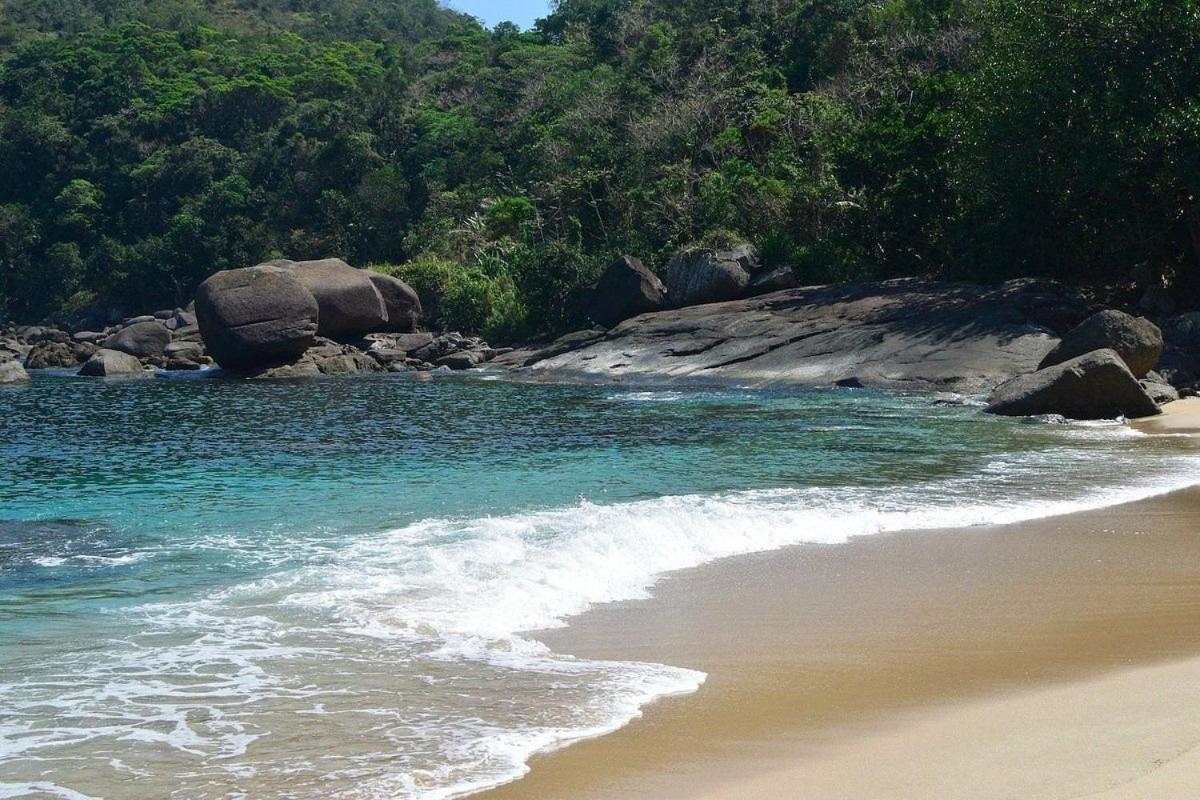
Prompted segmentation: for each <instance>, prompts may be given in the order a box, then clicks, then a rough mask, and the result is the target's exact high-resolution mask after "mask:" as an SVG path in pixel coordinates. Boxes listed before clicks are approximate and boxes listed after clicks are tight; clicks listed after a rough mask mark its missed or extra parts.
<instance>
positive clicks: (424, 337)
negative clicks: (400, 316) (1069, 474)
mask: <svg viewBox="0 0 1200 800" xmlns="http://www.w3.org/2000/svg"><path fill="white" fill-rule="evenodd" d="M393 341H394V342H395V343H396V347H397V348H399V349H401V350H403V351H404V352H406V353H415V352H416V351H418V350H420V349H421V348H423V347H428V346H429V345H431V344H433V334H432V333H404V334H401V335H399V336H396V337H395V338H394V339H393Z"/></svg>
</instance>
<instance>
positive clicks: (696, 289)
mask: <svg viewBox="0 0 1200 800" xmlns="http://www.w3.org/2000/svg"><path fill="white" fill-rule="evenodd" d="M738 256H741V257H740V258H739V257H738ZM746 258H747V256H746V254H745V253H741V252H736V253H735V252H733V251H730V252H725V253H718V252H715V251H713V250H682V251H680V252H678V253H676V254H675V255H674V256H673V257H672V258H671V261H670V263H668V264H667V275H666V284H667V299H668V300H669V301H670V303H671V305H673V306H675V307H677V308H681V307H683V306H698V305H702V304H704V303H719V302H721V301H722V300H736V299H737V298H739V297H741V296H742V295H743V294H744V293H745V291H746V287H747V286H749V285H750V272H749V270H747V269H746V267H745V266H744V263H743V262H744V261H745V260H746Z"/></svg>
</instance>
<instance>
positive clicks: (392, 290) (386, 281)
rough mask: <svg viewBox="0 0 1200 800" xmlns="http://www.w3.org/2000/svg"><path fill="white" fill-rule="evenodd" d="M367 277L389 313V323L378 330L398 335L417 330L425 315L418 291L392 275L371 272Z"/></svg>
mask: <svg viewBox="0 0 1200 800" xmlns="http://www.w3.org/2000/svg"><path fill="white" fill-rule="evenodd" d="M366 275H367V278H368V279H369V280H370V281H371V283H373V284H375V290H376V291H377V292H379V296H380V297H382V298H383V305H384V308H385V309H386V311H387V323H386V324H384V326H383V327H382V328H378V329H377V330H380V331H394V332H396V333H408V332H409V331H413V330H416V328H417V323H419V322H420V321H421V314H422V313H423V312H422V310H421V298H420V297H418V296H417V291H416V290H415V289H413V288H412V287H411V286H409V285H408V284H407V283H405V282H404V281H402V280H400V279H399V278H393V277H392V276H391V275H384V274H382V273H379V272H370V271H368V272H367V273H366Z"/></svg>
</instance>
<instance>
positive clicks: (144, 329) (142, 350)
mask: <svg viewBox="0 0 1200 800" xmlns="http://www.w3.org/2000/svg"><path fill="white" fill-rule="evenodd" d="M170 343H171V332H170V331H169V330H167V329H166V328H165V327H164V326H163V324H162V323H161V322H157V321H145V322H135V323H134V324H132V325H130V326H129V327H127V328H122V329H121V330H119V331H117V332H116V333H114V334H113V335H112V336H110V337H108V338H107V339H105V340H104V347H105V348H107V349H109V350H119V351H121V352H122V353H128V354H129V355H131V356H136V357H138V358H153V357H155V356H161V355H162V354H163V351H164V350H165V349H166V347H167V345H169V344H170Z"/></svg>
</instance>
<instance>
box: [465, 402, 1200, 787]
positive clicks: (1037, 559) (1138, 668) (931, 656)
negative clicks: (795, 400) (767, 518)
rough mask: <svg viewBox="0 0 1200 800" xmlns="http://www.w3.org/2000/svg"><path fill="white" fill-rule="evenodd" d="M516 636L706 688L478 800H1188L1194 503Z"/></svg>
mask: <svg viewBox="0 0 1200 800" xmlns="http://www.w3.org/2000/svg"><path fill="white" fill-rule="evenodd" d="M1142 426H1143V428H1144V430H1146V431H1148V432H1167V433H1188V432H1196V431H1200V400H1189V401H1183V402H1181V403H1178V404H1174V405H1172V406H1170V407H1168V409H1167V413H1166V414H1164V415H1163V416H1162V417H1160V418H1158V419H1156V420H1152V421H1150V422H1149V423H1143V424H1142ZM539 638H541V639H543V640H544V641H546V642H547V643H548V644H550V646H551V647H553V648H554V649H555V650H557V651H560V652H569V653H574V654H577V655H580V656H586V657H599V658H611V659H634V660H640V661H655V662H661V663H667V664H672V665H677V666H684V667H690V668H695V669H700V670H704V671H705V672H707V673H708V675H709V677H708V681H707V683H706V684H705V686H704V687H703V688H702V689H701V690H700V691H699V692H697V693H696V694H693V695H689V696H685V697H675V698H668V699H665V700H662V701H660V702H659V703H657V704H655V705H654V706H652V707H651V708H649V709H647V710H646V713H645V714H644V716H643V717H642V718H641V719H639V720H637V721H635V722H634V723H633V724H631V725H629V726H628V727H626V728H624V729H622V730H620V731H618V732H617V733H615V734H612V735H610V736H606V737H602V738H599V739H594V740H590V741H586V742H582V743H578V744H576V745H574V746H572V747H570V748H567V749H565V750H561V751H558V752H555V753H550V754H547V755H544V756H541V757H539V758H537V759H535V760H534V761H533V763H532V764H531V767H532V771H531V773H530V774H529V775H528V776H527V777H526V778H525V779H523V780H521V781H519V782H517V783H513V784H510V785H508V786H506V787H502V788H500V789H498V790H494V791H492V792H490V793H487V794H485V795H483V796H485V797H488V798H495V799H496V800H500V799H501V798H543V799H544V798H806V799H808V798H811V799H812V800H826V799H828V800H833V799H834V798H840V799H844V798H881V799H886V800H907V799H909V798H911V799H912V800H918V799H919V800H931V798H955V799H964V800H965V799H967V798H970V799H972V800H974V799H980V800H982V799H984V798H987V799H991V798H1013V799H1014V800H1016V799H1017V798H1020V800H1039V799H1041V798H1045V799H1046V800H1050V799H1051V798H1053V799H1055V800H1059V799H1061V800H1066V798H1079V797H1089V798H1104V800H1133V799H1134V798H1137V799H1138V800H1151V799H1153V800H1174V799H1175V798H1179V800H1184V798H1195V797H1200V712H1197V711H1196V709H1197V708H1200V489H1197V490H1188V491H1184V492H1179V493H1175V494H1172V495H1165V496H1161V497H1156V498H1152V499H1149V500H1145V501H1141V502H1138V503H1133V504H1129V505H1125V506H1120V507H1116V508H1109V509H1103V510H1099V511H1094V512H1087V513H1082V514H1077V515H1072V516H1067V517H1058V518H1051V519H1045V520H1040V521H1037V522H1032V523H1022V524H1019V525H1012V526H996V527H990V528H971V529H964V530H957V531H938V532H923V533H910V534H897V535H887V536H875V537H867V538H862V539H856V540H853V541H851V542H850V543H849V544H845V545H835V546H805V547H799V548H793V549H789V550H784V551H778V552H773V553H766V554H762V555H756V556H749V557H742V558H735V559H729V560H725V561H721V562H717V563H714V564H710V565H707V566H704V567H701V568H698V569H694V570H689V571H686V572H681V573H676V574H673V575H671V576H669V577H668V578H666V579H664V580H663V581H662V582H661V583H660V584H659V586H658V587H657V588H656V590H655V597H654V599H653V600H650V601H646V602H634V603H621V604H614V605H610V606H604V607H600V608H598V609H595V610H593V611H591V612H589V613H587V614H585V615H584V616H582V617H580V618H578V619H576V620H573V621H572V623H571V625H570V626H569V627H568V628H565V629H562V630H555V631H549V632H546V633H545V634H543V635H542V636H540V637H539Z"/></svg>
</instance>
